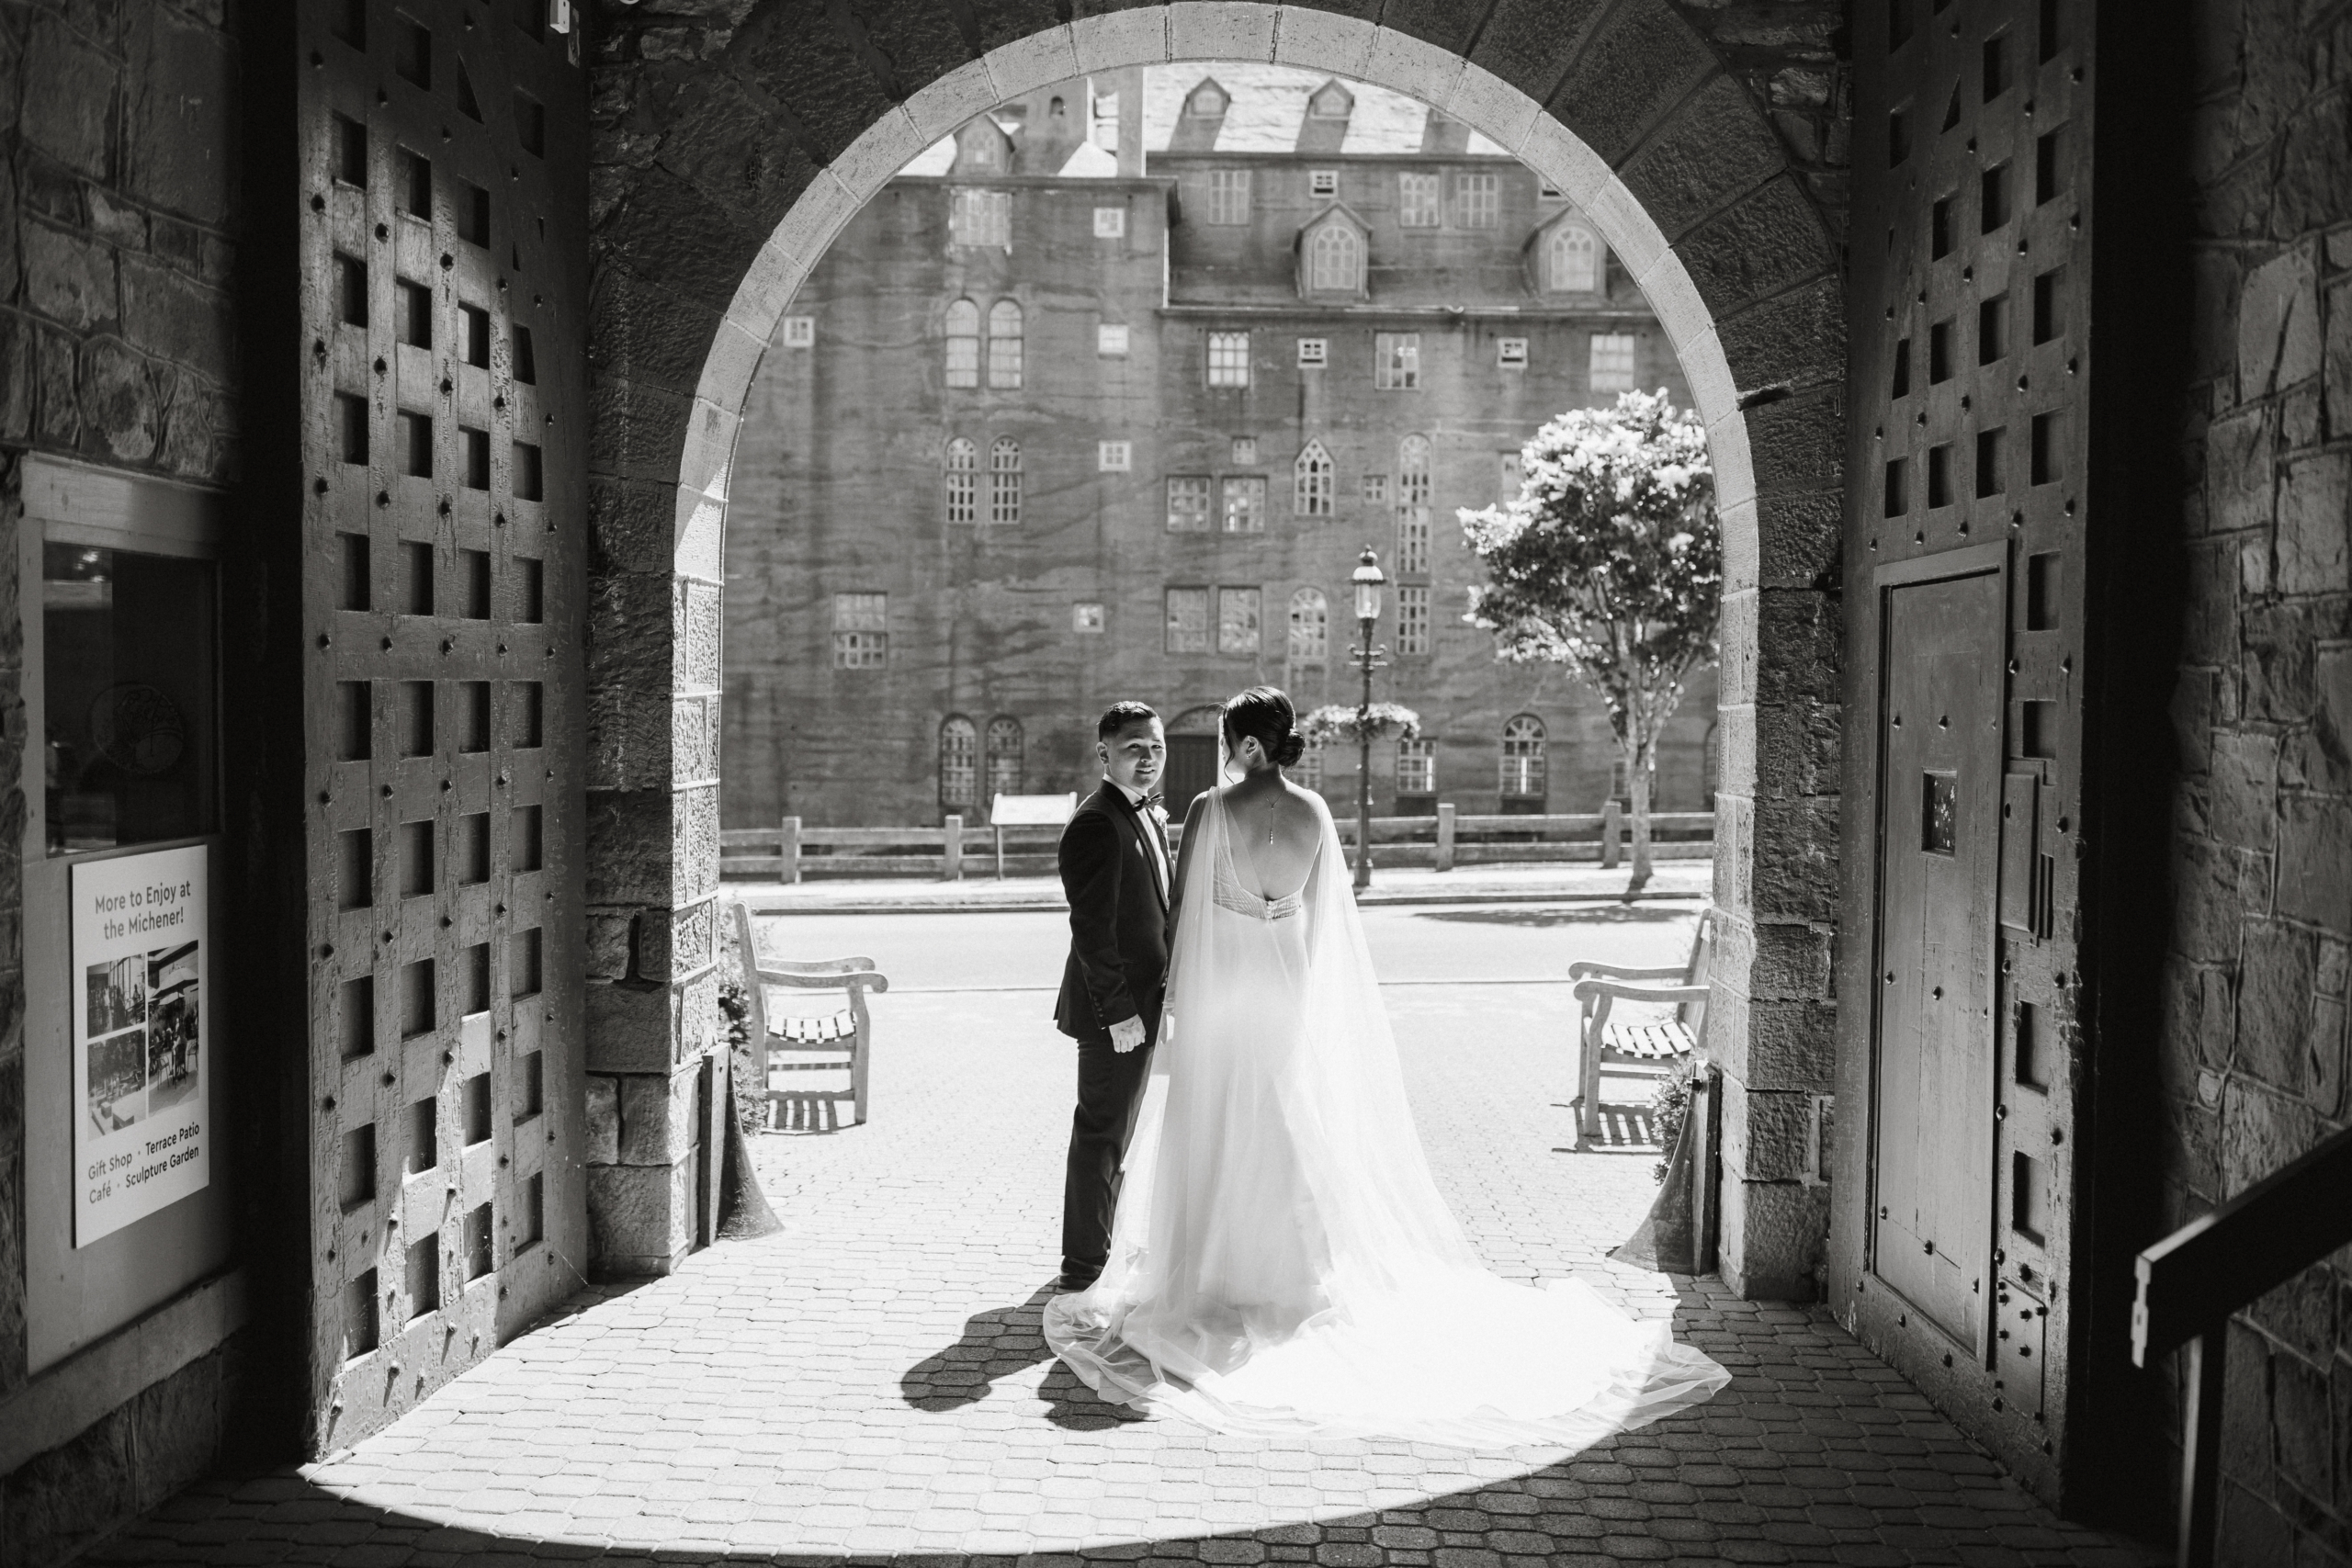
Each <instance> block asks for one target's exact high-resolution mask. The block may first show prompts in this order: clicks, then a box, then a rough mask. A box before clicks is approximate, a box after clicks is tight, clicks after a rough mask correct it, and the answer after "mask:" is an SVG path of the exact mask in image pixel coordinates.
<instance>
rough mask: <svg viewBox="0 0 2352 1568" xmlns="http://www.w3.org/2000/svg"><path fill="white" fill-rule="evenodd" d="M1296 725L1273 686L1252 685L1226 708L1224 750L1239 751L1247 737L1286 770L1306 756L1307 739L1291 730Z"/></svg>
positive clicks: (1294, 715) (1292, 715) (1294, 718)
mask: <svg viewBox="0 0 2352 1568" xmlns="http://www.w3.org/2000/svg"><path fill="white" fill-rule="evenodd" d="M1297 722H1298V719H1297V716H1296V714H1295V712H1294V711H1293V709H1292V707H1291V705H1290V699H1289V698H1288V697H1286V696H1284V695H1283V694H1282V693H1281V692H1280V691H1278V690H1276V689H1275V688H1274V687H1272V686H1252V687H1250V689H1249V690H1248V691H1246V692H1244V693H1242V694H1240V695H1239V696H1238V697H1235V698H1234V699H1233V700H1232V701H1231V702H1229V703H1227V704H1226V705H1225V744H1226V749H1227V750H1229V751H1236V752H1238V751H1239V750H1241V740H1242V738H1243V737H1244V736H1248V737H1249V738H1250V739H1254V740H1256V741H1257V742H1258V744H1259V745H1261V746H1263V747H1264V748H1265V749H1266V755H1267V756H1268V757H1271V758H1272V759H1273V761H1275V762H1277V763H1279V764H1280V765H1281V766H1283V767H1285V768H1287V767H1289V766H1291V765H1292V764H1293V763H1295V762H1296V761H1298V760H1299V759H1300V758H1301V757H1304V756H1305V755H1306V737H1305V736H1303V735H1300V734H1298V733H1297V732H1296V731H1295V729H1294V728H1292V727H1293V726H1294V725H1295V724H1296V723H1297Z"/></svg>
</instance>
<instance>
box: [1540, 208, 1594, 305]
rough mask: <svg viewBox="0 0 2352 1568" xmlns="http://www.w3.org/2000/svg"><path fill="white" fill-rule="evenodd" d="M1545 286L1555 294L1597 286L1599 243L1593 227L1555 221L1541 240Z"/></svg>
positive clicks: (1582, 290) (1590, 288)
mask: <svg viewBox="0 0 2352 1568" xmlns="http://www.w3.org/2000/svg"><path fill="white" fill-rule="evenodd" d="M1544 288H1548V289H1550V290H1551V291H1552V292H1553V293H1555V294H1589V293H1591V292H1592V291H1593V290H1594V289H1596V288H1600V242H1599V241H1597V240H1595V239H1594V238H1593V237H1592V231H1590V230H1589V229H1580V228H1578V227H1577V225H1575V224H1573V223H1560V224H1555V226H1554V227H1553V230H1552V235H1551V238H1549V239H1547V240H1545V241H1544Z"/></svg>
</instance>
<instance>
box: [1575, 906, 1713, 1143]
mask: <svg viewBox="0 0 2352 1568" xmlns="http://www.w3.org/2000/svg"><path fill="white" fill-rule="evenodd" d="M1714 951H1715V916H1714V911H1713V910H1712V909H1710V910H1708V911H1707V912H1706V913H1705V914H1702V915H1701V916H1700V917H1699V929H1698V930H1697V931H1694V932H1692V933H1691V957H1690V959H1689V960H1688V961H1687V962H1686V963H1683V964H1678V965H1676V966H1674V967H1672V968H1667V969H1629V968H1626V967H1625V966H1624V965H1623V964H1594V963H1589V962H1586V963H1577V964H1569V965H1568V978H1569V979H1571V980H1573V981H1574V982H1576V991H1575V995H1576V998H1577V1004H1578V1016H1577V1095H1578V1099H1577V1135H1578V1136H1579V1137H1583V1138H1598V1137H1599V1136H1600V1075H1601V1072H1602V1070H1603V1069H1604V1068H1609V1067H1616V1068H1619V1069H1630V1072H1621V1074H1620V1076H1634V1077H1652V1078H1660V1077H1666V1076H1667V1075H1668V1074H1669V1073H1671V1072H1672V1071H1673V1070H1674V1068H1675V1066H1676V1064H1678V1063H1680V1062H1685V1061H1688V1060H1690V1059H1691V1055H1692V1053H1694V1052H1695V1051H1696V1050H1697V1049H1698V1047H1699V1032H1700V1030H1701V1029H1702V1027H1703V1026H1704V1024H1705V1022H1706V1017H1707V968H1708V965H1709V964H1710V963H1711V962H1712V961H1713V957H1714ZM1658 981H1672V982H1673V984H1671V985H1660V984H1657V982H1658ZM1636 982H1647V983H1636ZM1621 1001H1627V1002H1647V1003H1652V1004H1664V1003H1670V1004H1672V1006H1673V1008H1674V1016H1673V1017H1672V1018H1669V1019H1662V1020H1658V1021H1654V1022H1628V1023H1612V1022H1611V1021H1610V1019H1609V1014H1610V1011H1611V1008H1613V1007H1614V1005H1615V1004H1616V1003H1618V1002H1621Z"/></svg>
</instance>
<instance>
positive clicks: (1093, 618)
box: [1069, 602, 1103, 637]
mask: <svg viewBox="0 0 2352 1568" xmlns="http://www.w3.org/2000/svg"><path fill="white" fill-rule="evenodd" d="M1069 629H1070V630H1071V631H1074V632H1076V633H1078V634H1079V635H1080V637H1094V636H1098V635H1100V634H1101V632H1102V630H1103V606H1102V605H1100V604H1094V603H1091V602H1087V603H1081V604H1072V605H1071V606H1070V607H1069Z"/></svg>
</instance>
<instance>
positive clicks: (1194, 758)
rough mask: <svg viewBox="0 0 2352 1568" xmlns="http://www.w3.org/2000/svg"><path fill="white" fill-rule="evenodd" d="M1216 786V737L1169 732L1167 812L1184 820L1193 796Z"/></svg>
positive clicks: (1177, 818) (1165, 790) (1166, 789)
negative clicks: (1172, 733)
mask: <svg viewBox="0 0 2352 1568" xmlns="http://www.w3.org/2000/svg"><path fill="white" fill-rule="evenodd" d="M1215 788H1216V736H1214V735H1171V736H1170V737H1169V738H1168V782H1167V784H1165V785H1164V786H1163V789H1164V793H1165V794H1166V795H1167V796H1168V815H1169V816H1170V817H1171V818H1174V819H1175V820H1177V821H1179V822H1182V820H1184V813H1185V812H1186V811H1188V810H1190V809H1191V808H1192V805H1193V796H1194V795H1198V794H1200V793H1201V792H1202V791H1203V790H1204V789H1215Z"/></svg>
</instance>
